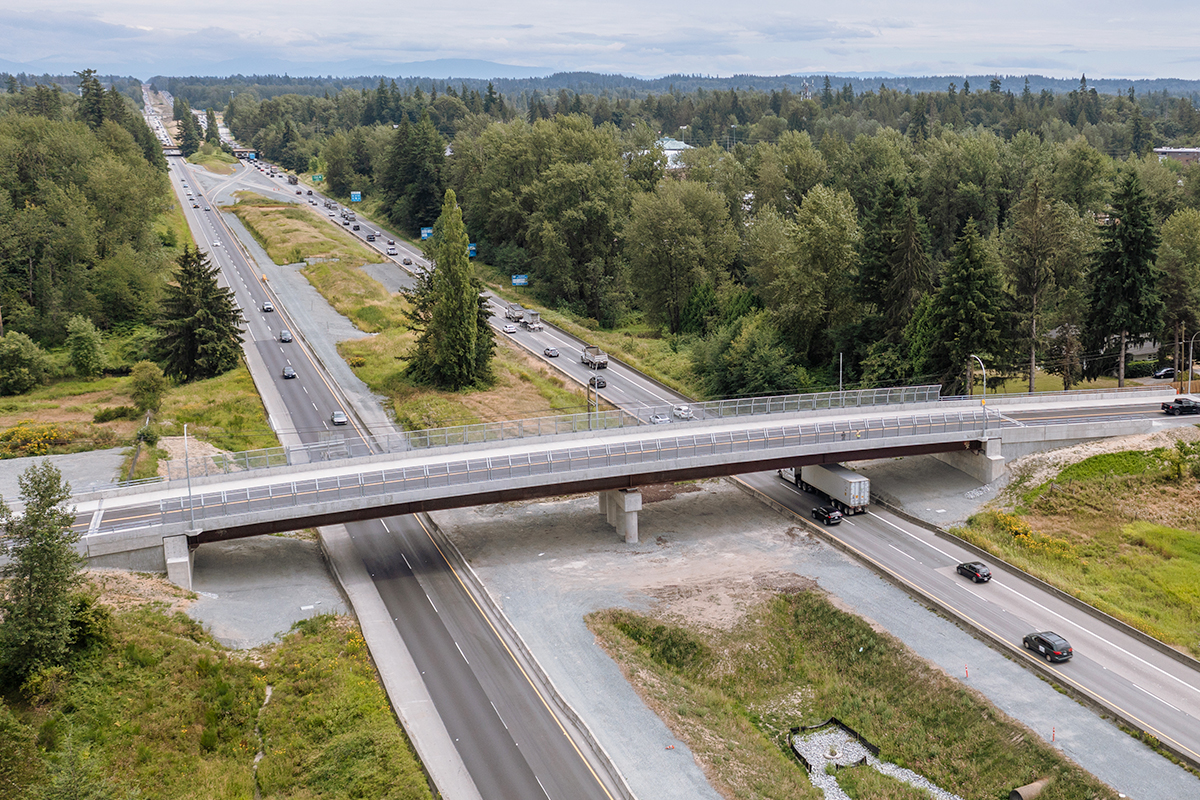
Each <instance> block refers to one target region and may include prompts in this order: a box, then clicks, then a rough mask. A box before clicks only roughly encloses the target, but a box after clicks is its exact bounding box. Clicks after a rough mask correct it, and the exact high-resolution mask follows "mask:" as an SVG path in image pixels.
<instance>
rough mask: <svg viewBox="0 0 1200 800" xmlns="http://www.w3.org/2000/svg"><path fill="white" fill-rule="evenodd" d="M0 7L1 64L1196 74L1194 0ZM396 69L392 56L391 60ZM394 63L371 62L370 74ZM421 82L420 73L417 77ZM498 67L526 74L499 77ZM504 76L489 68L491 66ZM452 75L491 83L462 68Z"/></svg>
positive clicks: (84, 2)
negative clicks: (447, 63) (477, 63)
mask: <svg viewBox="0 0 1200 800" xmlns="http://www.w3.org/2000/svg"><path fill="white" fill-rule="evenodd" d="M1147 5H1149V4H1142V3H1134V2H1129V0H1123V1H1122V2H1115V0H1093V1H1092V2H1088V3H1084V2H1062V0H1039V1H1038V2H1032V1H1031V0H1007V2H1003V3H1001V2H996V1H995V0H990V1H989V2H980V0H958V1H957V2H953V1H948V0H923V1H922V2H918V1H917V0H887V2H884V0H840V2H825V3H814V2H811V0H749V2H745V3H742V4H740V5H739V4H737V3H731V2H729V0H688V2H686V3H684V2H678V1H676V2H664V1H663V0H659V2H644V0H604V2H597V0H572V1H569V2H562V1H561V0H555V1H554V2H549V1H548V0H508V2H501V3H497V2H483V0H437V2H424V3H411V2H396V0H387V1H386V2H382V1H381V0H359V2H355V3H353V4H352V5H350V6H341V5H340V4H339V3H334V2H329V0H287V2H274V3H261V2H254V0H240V2H233V0H204V1H203V2H196V0H191V1H190V2H179V1H178V0H160V1H159V2H146V0H106V1H105V2H96V1H95V0H38V1H37V2H36V3H34V4H31V3H30V2H28V0H20V2H17V1H16V0H0V70H6V71H21V70H26V71H32V72H36V73H42V72H50V73H70V72H73V71H75V70H80V69H85V68H88V67H90V68H93V69H96V70H97V71H98V72H99V73H100V74H117V75H133V76H137V77H140V78H149V77H151V76H153V75H228V74H232V73H237V72H241V73H252V72H260V73H265V72H274V73H282V72H285V71H286V72H288V73H289V74H291V75H312V74H330V72H332V73H333V74H335V75H338V74H341V75H346V76H350V75H361V74H372V73H378V74H386V75H392V76H394V77H395V76H402V75H409V74H412V73H409V72H406V71H404V69H403V67H402V65H403V64H405V63H411V62H429V61H435V60H439V59H477V60H483V61H490V62H495V63H497V64H504V65H511V66H515V67H529V68H533V69H531V70H529V71H528V74H548V73H550V72H558V71H584V70H586V71H594V72H604V73H620V74H623V75H630V76H643V77H654V76H661V75H667V74H672V73H684V74H703V75H721V76H727V75H734V74H755V75H778V74H826V73H828V74H836V75H844V76H845V75H853V74H863V75H885V74H891V75H905V76H913V75H981V74H999V75H1024V74H1041V75H1047V76H1051V77H1059V78H1070V77H1077V76H1079V75H1081V74H1086V75H1087V76H1088V77H1089V78H1186V79H1200V48H1198V47H1197V46H1196V42H1197V41H1200V38H1198V37H1197V34H1198V33H1200V11H1197V7H1196V4H1195V0H1158V2H1156V3H1154V4H1153V6H1152V7H1149V8H1147ZM395 65H401V66H395ZM384 66H389V67H390V68H389V69H371V67H376V68H382V67H384ZM420 74H423V75H428V76H429V77H449V76H448V75H447V76H441V75H434V74H432V72H429V71H426V72H424V73H420ZM505 74H506V75H516V74H522V71H521V70H515V71H512V70H508V71H506V73H505ZM497 76H499V74H497ZM456 77H489V76H486V75H479V76H472V75H465V74H461V73H459V74H457V75H456Z"/></svg>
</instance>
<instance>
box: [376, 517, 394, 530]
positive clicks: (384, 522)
mask: <svg viewBox="0 0 1200 800" xmlns="http://www.w3.org/2000/svg"><path fill="white" fill-rule="evenodd" d="M379 524H380V525H382V526H383V529H384V530H385V531H387V532H388V533H391V532H392V529H391V528H389V527H388V526H387V520H386V519H381V520H379Z"/></svg>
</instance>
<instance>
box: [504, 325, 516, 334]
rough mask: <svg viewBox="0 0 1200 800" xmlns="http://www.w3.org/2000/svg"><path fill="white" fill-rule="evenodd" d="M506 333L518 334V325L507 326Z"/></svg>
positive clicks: (505, 327)
mask: <svg viewBox="0 0 1200 800" xmlns="http://www.w3.org/2000/svg"><path fill="white" fill-rule="evenodd" d="M504 332H505V333H516V332H517V326H516V325H505V326H504Z"/></svg>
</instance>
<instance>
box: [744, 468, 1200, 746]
mask: <svg viewBox="0 0 1200 800" xmlns="http://www.w3.org/2000/svg"><path fill="white" fill-rule="evenodd" d="M732 482H733V484H734V485H735V486H737V487H738V488H739V489H741V490H742V491H743V492H745V493H746V494H747V495H749V496H750V497H753V498H754V499H756V500H758V501H759V502H761V503H763V504H764V505H766V506H767V507H768V508H771V509H774V510H775V511H778V512H779V513H780V514H782V515H784V516H786V517H791V518H793V519H796V520H798V521H800V522H802V523H804V524H805V526H806V527H807V528H809V529H811V531H812V532H813V533H814V534H815V535H817V536H819V537H820V538H821V540H822V541H824V542H826V543H827V544H829V545H832V546H833V547H835V548H837V549H838V550H841V551H842V552H843V553H845V554H847V555H848V556H850V557H851V558H853V559H854V560H855V561H858V562H859V563H861V564H863V565H864V566H866V567H868V568H869V569H871V570H872V571H874V572H875V573H876V574H877V575H879V577H881V578H883V579H884V580H885V581H887V582H888V583H890V584H892V585H893V586H895V587H897V588H898V589H901V590H902V591H904V592H905V593H906V594H908V595H909V596H910V597H912V598H913V599H914V600H916V601H917V602H918V603H921V604H922V605H924V606H925V607H926V608H929V609H930V610H931V611H933V612H935V613H937V614H940V615H941V616H943V617H945V618H946V619H948V620H951V621H953V622H954V623H955V624H956V625H958V626H959V627H960V628H962V629H963V630H965V631H967V632H968V633H970V634H971V635H972V636H974V637H975V638H977V639H980V640H981V641H986V642H989V643H991V645H992V646H993V647H995V649H996V650H998V651H999V652H1001V653H1003V654H1005V655H1007V656H1009V657H1010V658H1013V659H1014V660H1015V661H1016V662H1017V663H1018V664H1021V665H1022V666H1024V667H1026V668H1028V669H1032V670H1034V671H1035V672H1037V673H1038V674H1039V675H1041V677H1042V678H1044V679H1045V680H1047V681H1049V682H1051V683H1053V684H1054V685H1055V686H1057V687H1059V688H1060V689H1061V690H1062V691H1063V692H1065V693H1066V694H1068V695H1070V696H1071V697H1073V698H1074V699H1075V700H1076V701H1077V702H1079V703H1081V704H1083V705H1085V706H1087V707H1089V708H1091V709H1093V710H1094V711H1096V712H1097V713H1098V714H1100V715H1102V716H1104V715H1107V716H1111V717H1112V718H1113V719H1115V720H1116V721H1117V722H1118V723H1120V725H1121V726H1123V727H1125V728H1127V729H1129V730H1133V731H1138V732H1139V733H1140V734H1141V735H1142V736H1143V737H1144V738H1145V741H1147V742H1148V743H1151V746H1153V747H1157V748H1159V749H1161V750H1163V751H1166V752H1168V753H1170V754H1171V756H1172V757H1174V758H1175V759H1177V760H1178V761H1179V762H1181V763H1183V764H1186V765H1188V766H1189V767H1190V768H1192V769H1200V759H1197V758H1195V757H1194V756H1192V755H1191V754H1189V753H1186V752H1183V751H1181V750H1179V749H1177V748H1175V747H1173V746H1171V745H1170V744H1168V743H1167V742H1164V741H1162V740H1161V739H1159V738H1158V737H1157V736H1156V735H1155V734H1154V733H1153V732H1152V731H1148V730H1146V728H1145V727H1144V726H1143V724H1142V723H1141V722H1140V721H1138V720H1136V719H1133V718H1131V717H1129V716H1127V715H1126V714H1125V713H1124V712H1122V711H1121V709H1119V708H1117V707H1115V706H1110V705H1108V704H1106V703H1104V702H1103V701H1101V700H1099V699H1097V698H1096V697H1095V696H1094V695H1092V694H1091V693H1089V692H1086V691H1084V690H1083V689H1081V688H1080V687H1078V686H1076V685H1075V684H1074V683H1071V682H1067V681H1063V680H1061V678H1060V676H1059V675H1058V674H1057V673H1056V672H1055V671H1054V670H1052V669H1049V668H1048V667H1047V666H1046V665H1044V664H1042V662H1041V661H1039V660H1037V659H1032V658H1018V656H1022V655H1025V654H1026V651H1025V650H1024V649H1022V648H1020V647H1016V646H1015V645H1013V644H1012V643H1011V642H1008V641H1007V640H1005V639H1001V638H999V637H996V636H992V635H990V634H989V633H987V632H986V631H983V630H979V629H977V628H975V627H974V626H973V625H971V624H970V622H968V621H967V620H965V619H964V618H963V617H962V616H960V615H959V614H958V612H957V611H956V610H955V609H954V608H953V607H951V606H949V605H946V604H945V603H943V602H942V601H941V600H939V599H938V598H936V597H934V596H932V595H930V594H927V593H925V592H924V591H922V590H921V589H919V588H918V587H916V586H914V585H912V584H910V583H909V582H908V581H906V580H903V579H902V578H900V577H899V576H897V575H895V574H893V573H892V572H891V571H890V570H888V569H887V567H886V566H884V565H883V564H880V563H879V562H877V561H875V560H873V559H871V558H870V557H868V556H866V555H865V554H863V553H860V552H859V551H858V550H856V549H854V548H853V547H851V546H850V545H848V544H846V543H845V542H842V541H841V540H839V539H837V538H836V537H834V536H830V535H829V534H828V532H827V531H825V530H823V529H822V528H821V527H820V526H817V525H814V524H812V523H811V522H809V521H808V520H807V519H806V518H804V517H802V516H800V515H798V514H796V512H794V511H792V510H791V509H790V508H787V507H786V506H784V505H782V504H780V503H778V502H776V501H775V500H772V499H771V498H769V497H767V496H766V495H764V494H762V493H761V492H758V491H757V490H755V489H754V487H752V486H750V485H749V484H747V483H744V482H743V481H740V480H737V479H733V480H732ZM873 502H875V503H878V501H877V500H876V501H873ZM878 504H879V505H881V506H883V507H884V508H886V509H887V510H888V511H890V512H892V513H894V514H896V515H897V516H899V517H901V518H903V519H905V520H907V521H909V522H911V523H913V524H914V525H919V526H921V527H923V528H925V529H926V530H929V531H931V532H932V533H933V534H934V535H936V536H939V537H942V538H945V539H946V540H947V541H953V542H955V543H956V544H960V545H962V546H963V547H964V548H965V549H968V550H970V551H971V552H973V553H977V554H979V555H980V556H983V557H986V558H988V559H990V560H991V561H993V562H999V563H1000V564H1003V565H1004V566H1005V567H1006V568H1007V569H1009V570H1012V571H1013V573H1014V574H1016V575H1019V576H1021V578H1022V579H1023V580H1027V581H1029V582H1030V583H1034V584H1036V585H1039V586H1041V587H1043V588H1046V589H1049V590H1050V591H1051V592H1052V593H1054V594H1055V595H1056V596H1058V597H1061V598H1062V599H1063V600H1066V601H1067V602H1069V603H1071V605H1073V606H1075V607H1077V608H1079V609H1080V610H1081V611H1084V612H1085V613H1088V614H1089V615H1091V616H1094V617H1095V618H1096V619H1099V620H1102V621H1104V622H1108V623H1110V624H1114V625H1116V626H1118V627H1120V628H1121V629H1122V630H1123V631H1125V632H1128V633H1130V634H1131V635H1133V636H1134V637H1135V638H1137V639H1139V640H1144V641H1145V642H1146V644H1149V645H1151V646H1152V647H1154V649H1155V650H1159V651H1160V652H1162V653H1163V654H1165V655H1168V656H1170V657H1172V658H1175V659H1176V660H1177V661H1179V662H1180V663H1181V664H1185V665H1187V666H1193V665H1195V666H1196V667H1200V664H1198V663H1197V662H1195V661H1194V660H1193V659H1191V658H1190V657H1188V656H1185V655H1183V654H1182V653H1177V652H1173V651H1172V650H1171V648H1170V647H1168V646H1167V645H1165V644H1163V643H1162V642H1159V641H1158V640H1156V639H1153V638H1152V637H1149V636H1147V635H1146V634H1144V633H1141V632H1140V631H1136V630H1135V629H1133V628H1131V627H1130V626H1129V625H1127V624H1125V623H1123V622H1121V621H1120V620H1118V619H1114V618H1112V617H1109V616H1108V615H1107V614H1105V613H1104V612H1102V611H1099V610H1098V609H1095V608H1092V607H1091V606H1089V605H1087V604H1086V603H1083V602H1082V601H1080V600H1078V599H1077V598H1073V597H1071V596H1070V595H1068V594H1066V593H1064V592H1062V591H1061V590H1058V589H1055V588H1054V587H1053V586H1050V585H1049V584H1046V583H1045V582H1043V581H1041V580H1038V579H1037V578H1034V577H1032V576H1029V575H1026V573H1024V572H1022V571H1021V570H1019V569H1017V568H1016V567H1013V566H1012V565H1010V564H1008V563H1007V562H1005V561H1004V560H1003V559H998V558H996V557H995V556H993V555H991V554H990V553H986V552H984V551H983V550H981V549H980V548H978V547H975V546H974V545H972V544H971V543H970V542H966V541H964V540H962V539H960V538H959V537H957V536H954V535H953V534H950V533H947V532H946V531H943V530H941V529H940V528H938V527H937V526H934V525H930V524H929V523H928V522H925V521H924V520H920V519H917V518H915V517H913V516H912V515H910V514H906V513H904V512H903V511H898V510H897V509H896V508H895V507H894V506H892V505H891V504H886V505H885V504H883V503H878Z"/></svg>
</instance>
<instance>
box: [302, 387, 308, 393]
mask: <svg viewBox="0 0 1200 800" xmlns="http://www.w3.org/2000/svg"><path fill="white" fill-rule="evenodd" d="M300 388H301V389H303V390H304V393H305V394H308V387H307V386H301V387H300Z"/></svg>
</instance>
